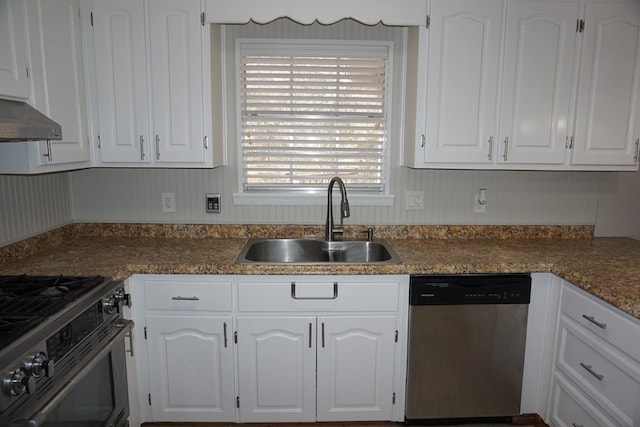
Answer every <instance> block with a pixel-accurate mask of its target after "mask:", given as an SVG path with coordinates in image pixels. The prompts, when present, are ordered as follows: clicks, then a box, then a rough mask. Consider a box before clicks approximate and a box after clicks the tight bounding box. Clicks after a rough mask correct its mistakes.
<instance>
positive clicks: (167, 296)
mask: <svg viewBox="0 0 640 427" xmlns="http://www.w3.org/2000/svg"><path fill="white" fill-rule="evenodd" d="M144 294H145V306H146V308H148V309H151V310H207V311H231V309H232V306H233V305H232V303H231V283H225V282H191V281H190V282H178V281H171V282H165V281H159V280H158V281H155V280H146V281H145V283H144Z"/></svg>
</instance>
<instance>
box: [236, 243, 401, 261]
mask: <svg viewBox="0 0 640 427" xmlns="http://www.w3.org/2000/svg"><path fill="white" fill-rule="evenodd" d="M398 262H400V260H399V259H398V257H397V256H396V254H395V253H394V252H393V250H392V249H391V247H390V246H389V244H388V243H387V242H385V241H384V240H374V241H361V240H347V241H331V242H329V241H326V240H316V239H250V240H249V241H248V242H247V243H246V244H245V245H244V247H243V248H242V251H240V254H239V255H238V257H237V258H236V263H237V264H331V263H344V264H397V263H398Z"/></svg>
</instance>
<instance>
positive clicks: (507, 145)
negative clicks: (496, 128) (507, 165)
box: [502, 136, 509, 162]
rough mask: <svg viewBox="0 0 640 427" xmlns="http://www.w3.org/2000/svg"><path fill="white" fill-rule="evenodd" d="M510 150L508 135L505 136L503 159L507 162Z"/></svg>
mask: <svg viewBox="0 0 640 427" xmlns="http://www.w3.org/2000/svg"><path fill="white" fill-rule="evenodd" d="M508 152H509V137H508V136H506V137H505V138H504V152H503V153H502V159H503V160H504V161H505V162H506V161H507V154H508Z"/></svg>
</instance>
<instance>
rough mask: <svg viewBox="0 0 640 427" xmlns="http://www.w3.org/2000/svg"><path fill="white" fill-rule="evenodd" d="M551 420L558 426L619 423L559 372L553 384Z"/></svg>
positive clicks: (610, 424)
mask: <svg viewBox="0 0 640 427" xmlns="http://www.w3.org/2000/svg"><path fill="white" fill-rule="evenodd" d="M551 421H552V423H551V424H552V425H557V426H581V427H603V426H611V427H614V426H617V425H618V424H616V423H615V422H614V421H613V420H610V419H609V418H608V417H607V416H606V415H604V414H603V413H602V412H601V411H599V410H598V409H597V408H596V407H595V405H593V404H592V403H591V402H589V400H588V399H587V398H586V397H585V396H583V395H582V394H581V393H580V392H579V391H578V390H577V389H576V388H575V387H573V386H572V385H571V384H570V383H569V382H568V381H567V380H565V379H564V378H563V377H562V376H561V375H559V374H557V373H556V376H555V380H554V384H553V412H552V413H551Z"/></svg>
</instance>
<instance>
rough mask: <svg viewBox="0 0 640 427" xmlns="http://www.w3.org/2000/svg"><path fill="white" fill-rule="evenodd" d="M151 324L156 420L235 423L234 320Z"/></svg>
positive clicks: (176, 319) (150, 319)
mask: <svg viewBox="0 0 640 427" xmlns="http://www.w3.org/2000/svg"><path fill="white" fill-rule="evenodd" d="M146 320H147V334H148V341H149V344H148V354H149V381H150V390H151V405H152V414H153V421H181V422H188V421H192V422H196V421H233V420H234V419H235V408H234V397H235V396H234V378H233V349H232V346H231V339H230V336H229V335H228V334H229V331H230V328H231V317H211V316H169V315H165V316H147V319H146Z"/></svg>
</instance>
